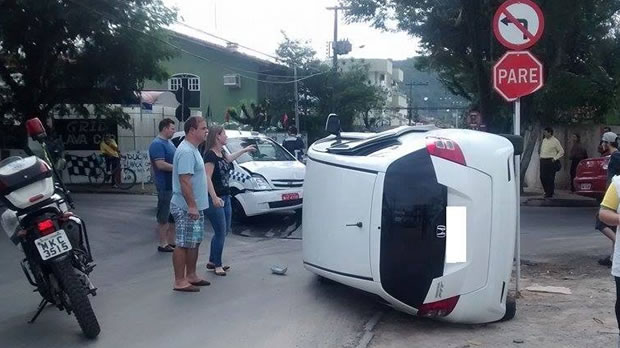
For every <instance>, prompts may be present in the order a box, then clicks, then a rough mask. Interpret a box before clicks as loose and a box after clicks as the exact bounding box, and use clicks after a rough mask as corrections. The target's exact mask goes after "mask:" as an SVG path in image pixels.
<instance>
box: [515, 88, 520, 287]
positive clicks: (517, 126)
mask: <svg viewBox="0 0 620 348" xmlns="http://www.w3.org/2000/svg"><path fill="white" fill-rule="evenodd" d="M514 134H515V135H521V98H518V99H517V100H516V101H515V119H514ZM515 179H516V180H517V230H516V243H515V254H516V260H517V261H516V262H517V277H516V279H515V284H516V288H517V296H518V295H519V292H520V291H521V284H520V280H521V155H519V156H515Z"/></svg>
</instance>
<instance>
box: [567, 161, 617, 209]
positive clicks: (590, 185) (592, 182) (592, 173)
mask: <svg viewBox="0 0 620 348" xmlns="http://www.w3.org/2000/svg"><path fill="white" fill-rule="evenodd" d="M608 164H609V156H605V157H595V158H588V159H584V160H582V161H581V162H579V165H578V166H577V174H576V175H575V180H573V184H574V186H575V193H576V194H578V195H580V196H585V197H591V198H595V199H597V200H599V201H602V200H603V196H604V195H605V191H606V189H607V165H608Z"/></svg>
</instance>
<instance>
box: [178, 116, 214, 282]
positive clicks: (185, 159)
mask: <svg viewBox="0 0 620 348" xmlns="http://www.w3.org/2000/svg"><path fill="white" fill-rule="evenodd" d="M183 128H184V130H185V140H183V142H182V143H181V144H179V147H178V148H177V150H176V152H175V153H174V160H173V162H172V200H171V202H170V213H171V214H172V216H173V217H174V221H175V222H176V225H175V232H176V235H175V242H176V248H175V249H174V252H173V254H172V265H173V267H174V287H173V289H174V290H175V291H185V292H198V291H200V288H199V286H206V285H210V284H211V283H209V282H208V281H206V280H204V279H201V278H199V277H198V275H197V274H196V262H197V261H198V248H199V247H200V243H201V242H202V239H203V237H204V214H203V211H204V210H205V209H207V208H208V207H209V201H208V198H207V175H206V173H205V166H204V162H203V160H202V156H201V155H200V151H198V145H200V144H201V143H202V142H204V141H205V140H206V138H207V122H206V121H205V120H204V118H202V117H201V116H192V117H190V118H189V119H188V120H187V121H185V125H184V127H183Z"/></svg>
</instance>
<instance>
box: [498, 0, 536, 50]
mask: <svg viewBox="0 0 620 348" xmlns="http://www.w3.org/2000/svg"><path fill="white" fill-rule="evenodd" d="M544 27H545V20H544V18H543V14H542V11H541V10H540V8H539V7H538V5H536V4H535V3H534V2H532V1H530V0H508V1H506V2H504V3H503V4H502V5H501V6H500V7H499V8H498V9H497V12H495V17H494V18H493V32H494V33H495V37H496V38H497V40H498V41H499V42H501V43H502V45H504V46H506V47H507V48H510V49H513V50H523V49H526V48H529V47H531V46H533V45H534V44H535V43H536V42H537V41H538V39H540V37H541V36H542V33H543V29H544Z"/></svg>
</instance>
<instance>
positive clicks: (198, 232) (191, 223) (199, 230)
mask: <svg viewBox="0 0 620 348" xmlns="http://www.w3.org/2000/svg"><path fill="white" fill-rule="evenodd" d="M170 213H171V214H172V216H173V217H174V221H175V222H176V224H175V238H174V241H175V243H176V246H177V247H181V248H197V247H198V246H200V243H202V240H203V238H204V234H205V215H204V213H203V212H202V211H199V212H198V213H199V214H200V217H199V218H198V220H194V219H192V218H191V217H190V216H189V213H188V212H187V211H186V210H183V209H181V208H179V207H178V206H176V205H174V203H171V204H170Z"/></svg>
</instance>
